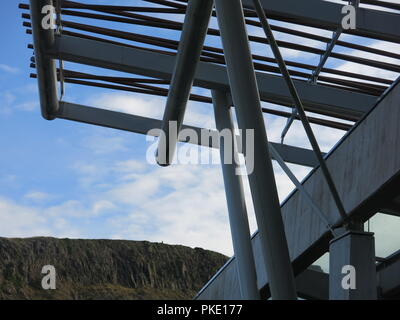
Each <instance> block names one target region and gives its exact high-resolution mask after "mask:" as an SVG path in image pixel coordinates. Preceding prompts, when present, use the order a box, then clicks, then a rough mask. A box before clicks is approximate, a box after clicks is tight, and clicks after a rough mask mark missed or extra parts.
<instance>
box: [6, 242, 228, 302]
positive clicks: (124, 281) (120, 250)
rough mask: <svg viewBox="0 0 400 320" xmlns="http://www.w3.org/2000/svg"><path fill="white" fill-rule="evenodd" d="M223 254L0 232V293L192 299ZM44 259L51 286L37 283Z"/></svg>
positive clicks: (28, 296) (36, 296)
mask: <svg viewBox="0 0 400 320" xmlns="http://www.w3.org/2000/svg"><path fill="white" fill-rule="evenodd" d="M226 260H227V257H225V256H223V255H221V254H218V253H215V252H212V251H207V250H203V249H200V248H195V249H191V248H188V247H184V246H173V245H166V244H161V243H150V242H147V241H123V240H71V239H55V238H30V239H6V238H0V299H191V298H192V297H193V296H194V295H195V293H196V292H197V291H198V290H199V289H200V288H201V287H202V286H203V285H204V284H205V283H206V282H207V281H208V280H209V279H210V277H211V276H212V275H213V274H214V273H215V272H216V271H217V270H218V269H219V268H220V267H221V266H222V265H223V264H224V263H225V262H226ZM44 265H53V266H54V267H55V269H56V272H57V276H56V290H43V289H42V286H41V281H42V277H44V275H43V274H41V270H42V267H43V266H44Z"/></svg>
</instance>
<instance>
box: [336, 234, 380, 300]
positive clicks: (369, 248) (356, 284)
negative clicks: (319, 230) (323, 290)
mask: <svg viewBox="0 0 400 320" xmlns="http://www.w3.org/2000/svg"><path fill="white" fill-rule="evenodd" d="M329 299H330V300H376V299H377V276H376V263H375V239H374V234H373V233H371V232H364V231H362V229H361V230H351V231H346V232H345V233H344V234H342V235H341V236H338V237H336V238H335V239H333V240H332V241H331V242H330V244H329Z"/></svg>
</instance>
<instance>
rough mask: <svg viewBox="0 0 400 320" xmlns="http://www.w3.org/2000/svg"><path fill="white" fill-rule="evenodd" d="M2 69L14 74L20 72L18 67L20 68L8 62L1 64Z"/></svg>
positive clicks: (0, 68)
mask: <svg viewBox="0 0 400 320" xmlns="http://www.w3.org/2000/svg"><path fill="white" fill-rule="evenodd" d="M0 70H1V71H4V72H7V73H13V74H15V73H18V72H19V69H18V68H15V67H12V66H9V65H7V64H0Z"/></svg>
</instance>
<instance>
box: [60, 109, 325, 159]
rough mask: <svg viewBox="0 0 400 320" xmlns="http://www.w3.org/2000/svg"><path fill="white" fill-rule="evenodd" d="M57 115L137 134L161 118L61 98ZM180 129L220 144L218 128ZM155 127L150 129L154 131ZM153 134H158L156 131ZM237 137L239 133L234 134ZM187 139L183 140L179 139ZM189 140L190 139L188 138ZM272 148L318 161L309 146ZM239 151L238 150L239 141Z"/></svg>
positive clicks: (287, 155) (210, 143) (287, 156)
mask: <svg viewBox="0 0 400 320" xmlns="http://www.w3.org/2000/svg"><path fill="white" fill-rule="evenodd" d="M56 117H57V118H59V119H65V120H71V121H76V122H81V123H86V124H93V125H97V126H102V127H107V128H112V129H117V130H123V131H129V132H134V133H139V134H148V133H149V131H150V130H152V129H155V128H156V129H158V128H161V124H162V122H161V120H157V119H152V118H147V117H141V116H136V115H132V114H127V113H122V112H117V111H111V110H105V109H99V108H93V107H88V106H83V105H78V104H74V103H68V102H61V103H60V111H59V113H57V114H56ZM182 129H192V130H194V131H196V132H197V134H198V136H199V137H200V136H201V131H202V130H208V131H209V135H210V139H209V141H207V142H206V141H198V143H199V144H200V145H202V146H204V147H211V148H219V138H218V132H217V131H216V130H209V129H202V128H198V127H192V126H186V125H183V126H182ZM154 132H155V131H151V133H153V134H154ZM155 136H158V134H157V135H155ZM236 139H237V140H238V141H240V137H238V136H237V137H236ZM180 141H181V142H187V141H186V140H180ZM188 142H189V143H192V141H188ZM270 143H271V144H272V145H273V146H274V147H275V149H276V150H277V151H278V152H279V154H280V155H281V156H282V158H283V159H284V160H285V161H286V162H289V163H293V164H298V165H301V166H306V167H315V166H317V164H318V162H317V159H316V157H315V155H314V152H313V151H312V150H308V149H304V148H299V147H293V146H289V145H285V144H280V143H274V142H270ZM238 147H239V148H238V151H239V152H241V148H240V145H239V146H238Z"/></svg>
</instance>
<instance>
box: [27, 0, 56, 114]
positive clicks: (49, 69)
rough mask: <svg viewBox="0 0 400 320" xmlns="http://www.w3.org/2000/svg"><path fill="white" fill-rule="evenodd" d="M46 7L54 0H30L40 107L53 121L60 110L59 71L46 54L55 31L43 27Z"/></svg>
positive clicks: (51, 43)
mask: <svg viewBox="0 0 400 320" xmlns="http://www.w3.org/2000/svg"><path fill="white" fill-rule="evenodd" d="M45 6H53V0H30V11H31V19H32V33H33V43H34V50H35V63H36V70H37V79H38V86H39V96H40V107H41V111H42V116H43V118H45V119H47V120H53V119H54V118H55V117H54V114H56V113H57V112H58V110H59V104H58V95H57V71H56V63H55V61H54V60H53V59H51V58H48V57H47V56H46V54H45V52H46V50H48V49H49V48H51V47H52V46H53V44H54V30H53V29H47V30H46V29H44V28H43V27H42V18H44V16H45V15H46V14H47V12H45V13H44V14H43V13H42V10H43V8H44V7H45ZM53 8H54V7H53ZM54 12H55V11H54Z"/></svg>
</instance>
